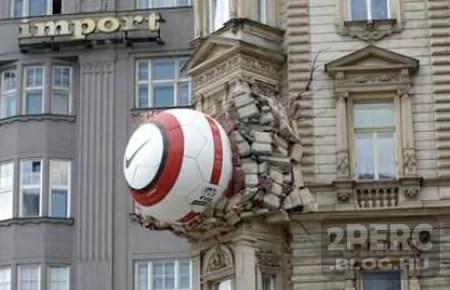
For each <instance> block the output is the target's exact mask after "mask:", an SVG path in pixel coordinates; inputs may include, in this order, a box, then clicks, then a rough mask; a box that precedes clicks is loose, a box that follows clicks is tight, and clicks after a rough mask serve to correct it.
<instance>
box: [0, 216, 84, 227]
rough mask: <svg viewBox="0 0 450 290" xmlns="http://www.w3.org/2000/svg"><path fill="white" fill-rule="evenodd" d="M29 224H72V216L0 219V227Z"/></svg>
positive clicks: (73, 221)
mask: <svg viewBox="0 0 450 290" xmlns="http://www.w3.org/2000/svg"><path fill="white" fill-rule="evenodd" d="M30 224H57V225H70V226H72V225H74V224H75V220H74V219H73V218H54V217H35V218H13V219H9V220H3V221H0V227H9V226H12V225H30Z"/></svg>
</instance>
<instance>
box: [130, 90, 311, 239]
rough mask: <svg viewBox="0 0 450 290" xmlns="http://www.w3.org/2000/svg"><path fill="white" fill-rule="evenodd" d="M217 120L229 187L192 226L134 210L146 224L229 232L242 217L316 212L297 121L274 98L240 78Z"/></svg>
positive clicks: (185, 232)
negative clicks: (227, 146) (226, 141)
mask: <svg viewBox="0 0 450 290" xmlns="http://www.w3.org/2000/svg"><path fill="white" fill-rule="evenodd" d="M231 99H232V102H231V103H230V104H229V107H228V109H227V113H226V114H225V117H224V118H223V119H222V120H221V123H222V125H223V127H224V128H225V130H226V131H227V133H228V134H229V137H230V140H231V142H232V144H233V155H234V156H233V159H234V160H233V161H234V181H233V184H232V185H231V186H230V191H229V192H228V194H226V196H224V197H223V198H221V199H220V200H219V201H218V202H216V203H215V204H213V205H211V207H210V208H208V209H207V210H206V211H205V212H204V213H203V214H202V215H201V217H200V218H199V220H198V222H197V223H194V224H191V225H179V224H162V223H160V222H158V221H156V220H153V219H149V218H147V219H144V218H143V217H142V216H140V215H139V214H136V215H135V218H136V219H137V221H138V222H140V223H141V224H142V225H144V226H145V227H147V228H150V229H160V230H161V229H169V230H172V231H173V232H175V233H176V234H179V235H182V236H185V237H188V238H191V239H200V238H201V237H204V236H205V235H206V236H214V235H217V234H220V233H224V232H227V231H230V230H232V229H234V228H235V226H236V224H238V223H240V222H241V221H242V220H245V219H248V218H253V217H256V216H263V217H265V218H267V219H268V220H270V221H271V222H280V221H287V220H288V219H289V215H288V212H289V211H293V210H298V211H304V212H307V211H315V210H317V204H316V202H315V201H314V200H313V197H312V195H311V193H310V192H309V190H308V189H307V188H305V186H304V182H303V175H302V170H301V169H302V168H301V162H302V158H303V148H302V146H301V143H300V137H299V134H298V128H297V124H296V123H297V122H296V121H295V120H293V119H292V118H291V117H290V116H289V112H288V110H287V109H286V106H284V105H282V104H281V103H280V102H279V100H278V99H277V98H276V97H267V96H263V95H261V94H256V93H254V92H252V90H251V88H250V86H249V85H248V84H247V83H245V82H238V83H237V84H236V85H235V87H234V90H233V91H232V98H231Z"/></svg>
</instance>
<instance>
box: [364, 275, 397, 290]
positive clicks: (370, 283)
mask: <svg viewBox="0 0 450 290" xmlns="http://www.w3.org/2000/svg"><path fill="white" fill-rule="evenodd" d="M362 278H363V279H362V284H363V289H362V290H402V283H401V282H402V280H401V273H400V271H383V272H364V273H363V274H362Z"/></svg>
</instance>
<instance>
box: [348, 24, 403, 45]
mask: <svg viewBox="0 0 450 290" xmlns="http://www.w3.org/2000/svg"><path fill="white" fill-rule="evenodd" d="M344 25H345V31H346V32H347V34H348V35H350V36H352V37H354V38H358V39H361V40H364V41H368V42H375V41H377V40H380V39H382V38H384V37H386V36H388V35H391V34H392V33H393V32H394V30H393V27H394V25H395V20H383V21H351V22H345V24H344Z"/></svg>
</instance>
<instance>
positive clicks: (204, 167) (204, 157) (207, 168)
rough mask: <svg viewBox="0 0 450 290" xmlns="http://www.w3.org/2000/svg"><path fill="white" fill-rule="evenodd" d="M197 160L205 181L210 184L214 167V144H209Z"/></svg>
mask: <svg viewBox="0 0 450 290" xmlns="http://www.w3.org/2000/svg"><path fill="white" fill-rule="evenodd" d="M210 134H211V133H210ZM195 160H196V162H197V164H198V167H199V168H200V173H201V175H202V176H203V180H205V181H208V182H209V180H210V179H211V173H212V170H213V167H214V143H213V142H208V143H207V144H206V146H205V147H203V149H202V151H201V152H200V154H199V155H198V156H197V158H196V159H195Z"/></svg>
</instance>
